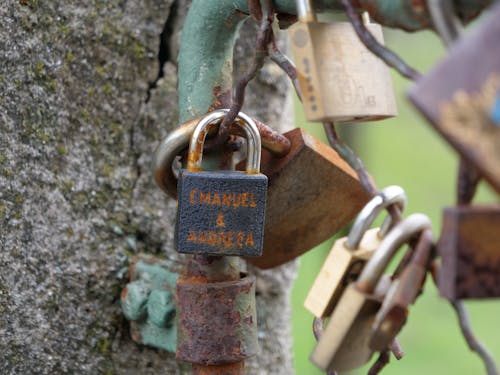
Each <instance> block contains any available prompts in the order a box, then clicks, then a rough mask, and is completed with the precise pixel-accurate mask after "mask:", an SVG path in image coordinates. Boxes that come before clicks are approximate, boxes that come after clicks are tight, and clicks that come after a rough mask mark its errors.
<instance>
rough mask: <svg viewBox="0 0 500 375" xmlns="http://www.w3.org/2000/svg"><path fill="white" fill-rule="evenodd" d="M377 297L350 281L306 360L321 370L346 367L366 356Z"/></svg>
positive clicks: (368, 355) (358, 363)
mask: <svg viewBox="0 0 500 375" xmlns="http://www.w3.org/2000/svg"><path fill="white" fill-rule="evenodd" d="M379 308H380V301H379V300H377V299H374V298H372V297H371V296H369V295H366V294H364V293H362V292H360V291H359V290H357V289H356V287H355V286H354V284H350V285H349V286H348V287H347V289H346V290H345V292H344V294H342V296H341V298H340V301H339V303H338V304H337V306H336V308H335V309H334V311H333V313H332V316H331V317H330V321H329V322H328V325H327V326H326V329H325V331H324V332H323V335H322V336H321V338H320V339H319V341H318V344H317V345H316V347H315V348H314V351H313V352H312V354H311V356H310V360H311V361H312V362H313V363H314V364H315V365H316V366H318V367H319V368H321V369H322V370H324V371H339V372H342V371H349V370H353V369H355V368H358V367H361V366H362V365H364V364H365V363H366V362H368V361H369V360H370V358H371V357H372V355H373V350H372V349H371V348H370V347H369V346H368V343H369V339H370V332H371V326H372V323H373V319H374V317H375V314H376V313H377V311H378V309H379Z"/></svg>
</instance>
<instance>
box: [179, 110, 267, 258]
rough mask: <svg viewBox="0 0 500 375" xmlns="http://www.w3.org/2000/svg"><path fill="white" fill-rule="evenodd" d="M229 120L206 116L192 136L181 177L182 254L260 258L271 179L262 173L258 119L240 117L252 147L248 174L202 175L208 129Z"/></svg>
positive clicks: (219, 115)
mask: <svg viewBox="0 0 500 375" xmlns="http://www.w3.org/2000/svg"><path fill="white" fill-rule="evenodd" d="M225 115H226V111H224V110H218V111H214V112H211V113H209V114H207V115H206V116H204V117H203V118H202V120H201V121H200V122H199V123H198V125H197V126H196V128H195V130H194V132H193V135H192V137H191V142H190V145H189V154H188V164H187V169H182V170H181V172H180V174H179V182H178V188H177V190H178V208H177V221H176V228H175V247H176V249H177V251H178V252H181V253H195V254H200V253H203V254H217V255H244V256H259V255H261V253H262V243H263V234H264V218H265V207H266V192H267V177H266V176H265V175H263V174H261V173H260V172H259V169H260V158H261V153H260V149H261V141H260V134H259V131H258V129H257V127H256V125H255V123H254V122H253V120H252V119H251V118H249V117H248V116H246V115H245V114H243V113H241V112H240V113H239V114H238V118H239V119H241V120H243V124H242V127H243V130H244V131H245V133H246V139H247V144H248V158H247V165H246V172H241V171H202V170H201V162H202V155H203V144H204V141H205V137H206V135H207V132H208V128H210V127H212V126H214V125H215V124H216V123H217V121H218V120H220V119H222V118H223V117H224V116H225Z"/></svg>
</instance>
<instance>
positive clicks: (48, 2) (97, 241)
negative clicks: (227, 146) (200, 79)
mask: <svg viewBox="0 0 500 375" xmlns="http://www.w3.org/2000/svg"><path fill="white" fill-rule="evenodd" d="M86 4H88V5H86ZM187 8H188V2H187V1H184V0H177V1H172V0H161V1H160V0H145V1H132V0H106V1H102V0H93V1H89V2H82V1H61V0H16V1H14V0H4V1H3V3H2V6H1V7H0V23H1V25H2V26H1V28H0V51H1V52H0V53H1V55H0V56H1V59H0V62H1V64H0V129H1V135H0V223H1V224H0V245H1V251H0V373H1V374H65V373H71V374H158V373H161V374H180V373H182V372H183V370H182V368H183V366H180V365H179V364H177V363H176V361H175V357H174V355H173V354H169V353H166V352H162V351H160V350H156V349H151V348H148V347H143V346H139V345H137V344H136V343H134V342H133V341H132V339H131V338H130V334H129V324H128V322H127V321H126V320H125V319H124V317H123V315H122V313H121V309H120V306H119V300H120V298H119V297H120V291H121V289H122V288H123V287H124V286H125V284H126V283H127V277H126V272H123V270H126V267H127V265H128V262H129V260H130V259H131V257H132V256H133V255H134V254H135V253H137V252H142V253H149V254H154V255H156V256H167V255H168V256H170V257H176V255H175V251H174V249H173V241H172V238H173V230H174V219H175V210H176V204H175V201H173V200H171V199H170V198H167V197H166V196H165V194H164V193H163V192H161V191H160V190H159V189H158V188H157V187H156V186H155V184H154V182H153V178H152V172H151V168H150V166H151V160H152V154H153V151H154V149H155V147H156V146H157V145H158V143H159V141H160V140H161V139H162V138H163V137H164V136H165V135H166V134H167V133H168V131H169V130H171V129H173V128H174V127H176V126H177V125H178V124H177V93H176V81H177V68H176V60H177V51H178V40H179V30H180V28H181V27H182V23H183V18H184V16H185V14H186V11H187ZM247 23H248V25H246V26H245V27H244V28H243V30H242V35H243V36H242V38H240V39H241V40H240V41H239V42H238V43H239V44H238V47H237V49H236V55H237V60H238V62H237V64H236V66H235V74H236V76H237V75H238V74H241V67H244V66H248V63H245V58H249V57H252V55H253V44H254V37H255V27H254V26H253V25H252V21H249V22H247ZM160 40H162V42H161V43H160ZM281 42H283V40H281ZM193 63H196V62H193ZM288 89H289V86H288V84H287V83H286V78H285V77H284V76H283V75H282V74H281V73H280V72H279V71H278V70H277V68H276V67H274V66H269V65H268V66H266V68H265V69H264V70H263V71H262V72H261V73H260V74H259V76H258V77H257V79H256V82H254V83H252V85H251V88H250V92H249V93H248V95H247V101H246V107H245V111H246V112H247V113H248V114H250V115H252V116H254V117H256V118H258V119H260V120H262V121H264V122H266V123H267V124H269V125H271V126H273V127H275V128H278V129H280V130H283V129H284V127H285V126H288V127H289V126H290V125H291V122H292V116H291V115H290V114H291V101H290V97H289V95H288V92H289V90H288ZM284 113H285V114H286V116H283V114H284ZM250 272H253V273H256V274H257V280H258V281H257V309H258V325H259V340H260V353H259V355H258V356H257V357H256V358H254V359H252V360H250V361H248V364H247V365H248V373H249V374H292V373H293V370H292V360H291V338H290V306H289V294H290V288H291V284H292V282H293V279H294V276H295V263H294V262H292V263H290V264H288V265H285V266H283V267H281V268H278V269H275V270H272V271H266V272H262V271H258V270H255V269H252V270H250Z"/></svg>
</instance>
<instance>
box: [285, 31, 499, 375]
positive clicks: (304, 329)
mask: <svg viewBox="0 0 500 375" xmlns="http://www.w3.org/2000/svg"><path fill="white" fill-rule="evenodd" d="M384 35H385V39H386V44H387V45H388V46H389V47H390V48H391V49H393V50H394V51H395V52H397V53H398V54H399V55H400V56H402V57H403V58H404V59H405V60H406V61H408V62H410V63H411V65H412V66H414V67H415V68H417V69H418V70H419V71H421V72H425V71H427V70H429V69H430V68H431V67H432V66H433V65H434V64H435V63H436V62H437V61H439V59H440V58H441V57H442V56H444V53H445V52H444V50H443V47H442V45H441V43H440V41H439V40H438V38H437V37H436V36H435V35H434V34H432V33H430V32H420V33H416V34H407V33H404V32H400V31H394V30H385V31H384ZM471 68H472V69H473V67H471ZM392 79H393V83H394V89H395V93H396V97H397V101H398V111H399V115H398V116H397V117H396V118H395V119H390V120H386V121H381V122H378V123H366V124H351V125H342V126H343V127H349V128H350V130H349V131H352V132H353V135H354V137H353V138H354V142H353V144H351V147H353V148H354V150H355V151H356V152H357V153H358V154H359V155H360V156H361V158H362V159H363V161H364V163H365V165H366V167H367V169H368V171H369V172H370V173H371V175H372V176H373V177H374V179H375V181H376V183H377V186H378V187H379V188H383V187H385V186H388V185H400V186H402V187H403V188H404V189H405V191H406V193H407V196H408V206H407V209H406V212H405V216H406V215H408V214H410V213H415V212H422V213H425V214H426V215H428V216H429V217H430V218H431V220H432V222H433V226H434V232H435V237H438V235H439V233H440V225H441V222H440V221H441V210H442V208H443V207H444V206H448V205H452V204H453V202H454V199H455V180H456V171H457V165H458V163H457V161H458V158H457V154H456V153H455V152H454V151H453V149H451V147H450V146H449V145H448V144H447V143H445V141H444V140H442V139H441V138H440V137H439V136H438V135H437V133H436V132H434V130H433V129H432V128H431V126H430V125H429V124H427V123H426V122H425V121H424V120H423V118H422V117H421V116H420V115H419V114H418V113H417V111H416V110H415V109H414V108H413V107H412V106H411V104H410V103H409V102H408V101H407V100H406V92H407V90H408V88H409V87H410V86H411V82H408V81H407V80H405V79H403V78H401V77H400V76H399V75H397V74H396V73H394V72H392ZM296 123H297V126H302V127H304V128H306V129H307V130H308V131H310V132H311V133H313V134H314V135H316V136H318V137H320V138H322V139H325V138H324V135H323V129H322V126H321V125H320V124H307V123H306V122H305V120H304V116H303V113H302V109H301V106H300V104H298V103H297V105H296ZM338 128H341V126H338ZM340 131H342V129H340ZM325 142H326V141H325ZM475 201H476V202H496V201H498V197H497V196H496V195H495V194H494V193H493V192H492V190H491V189H489V187H488V186H487V185H486V184H485V183H482V184H481V186H480V190H479V193H478V195H477V196H476V199H475ZM499 229H500V228H499ZM332 242H333V240H329V241H326V242H325V243H323V244H321V245H320V246H318V247H316V248H315V249H313V250H311V251H310V252H308V253H307V254H305V255H304V256H302V257H301V260H300V268H299V274H298V278H297V281H296V283H295V287H294V289H293V294H292V306H293V328H292V329H293V337H294V358H295V369H296V374H297V375H317V374H322V372H321V371H319V370H318V369H317V368H315V367H314V366H313V365H312V364H311V363H310V362H309V361H308V356H309V354H310V353H311V351H312V349H313V347H314V343H315V341H314V338H313V335H312V330H311V325H312V319H313V316H312V315H311V314H310V313H309V312H308V311H306V310H305V308H304V307H303V301H304V299H305V297H306V295H307V293H308V291H309V289H310V287H311V285H312V283H313V281H314V278H315V277H316V274H317V272H318V271H319V269H320V267H321V265H322V263H323V259H324V258H325V256H326V255H327V253H328V252H329V250H330V248H331V245H332ZM499 272H500V270H499ZM466 305H467V308H468V309H469V313H470V315H471V320H472V325H473V328H474V331H475V333H476V335H477V336H478V337H479V338H480V339H481V340H482V341H483V342H484V343H485V344H486V345H487V346H488V348H489V350H490V351H491V353H492V354H493V356H494V357H495V358H496V360H498V361H500V324H499V320H500V302H498V301H496V300H489V301H473V302H467V303H466ZM399 339H400V342H401V345H402V346H403V349H404V350H405V352H406V355H405V357H404V358H403V359H402V360H401V361H399V362H397V361H396V360H395V359H394V358H391V364H390V365H389V366H388V367H387V368H386V369H385V370H384V372H383V373H384V374H387V375H390V374H402V373H403V374H405V375H413V374H438V373H440V374H480V373H484V367H483V365H482V362H481V361H480V360H479V358H478V357H477V356H475V355H474V354H473V353H472V352H470V351H469V349H468V347H467V345H466V343H465V341H464V340H463V338H462V336H461V334H460V330H459V327H458V324H457V320H456V316H455V314H454V311H453V310H452V308H451V307H450V305H449V304H448V303H447V302H446V301H445V300H443V299H441V298H440V297H439V294H438V292H437V290H436V289H435V288H434V286H433V284H432V281H431V280H428V282H427V284H426V287H425V293H424V294H423V296H421V297H420V298H419V299H418V300H417V302H416V304H415V305H414V306H413V307H412V309H411V311H410V316H409V320H408V322H407V324H406V326H405V328H404V329H403V331H402V333H401V334H400V336H399ZM375 358H376V356H374V358H373V359H372V362H373V360H374V359H375ZM368 369H369V365H367V366H365V367H364V368H362V369H359V370H357V371H356V372H353V374H354V373H358V374H366V373H367V371H368Z"/></svg>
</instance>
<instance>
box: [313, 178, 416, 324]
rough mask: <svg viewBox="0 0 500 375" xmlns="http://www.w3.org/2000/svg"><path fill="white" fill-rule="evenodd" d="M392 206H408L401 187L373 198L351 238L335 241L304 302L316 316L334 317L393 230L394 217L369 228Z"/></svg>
mask: <svg viewBox="0 0 500 375" xmlns="http://www.w3.org/2000/svg"><path fill="white" fill-rule="evenodd" d="M392 204H398V206H399V207H400V209H401V211H403V210H404V208H405V206H406V194H405V192H404V190H403V189H402V188H400V187H399V186H389V187H387V188H385V189H383V190H382V191H380V192H379V193H378V194H377V195H376V196H375V197H373V198H372V199H371V200H370V201H369V202H368V203H367V204H366V205H365V207H364V208H363V209H362V210H361V212H360V213H359V214H358V216H357V218H356V220H355V221H354V224H353V226H352V228H351V230H350V232H349V236H348V237H343V238H339V239H338V240H337V241H335V243H334V244H333V247H332V249H331V250H330V253H329V254H328V257H327V258H326V260H325V263H324V264H323V267H322V268H321V271H320V272H319V274H318V276H317V277H316V280H315V281H314V283H313V286H312V288H311V290H310V291H309V294H308V295H307V298H306V300H305V302H304V307H305V308H306V309H308V310H309V311H310V312H311V313H312V314H313V315H314V316H316V317H318V318H323V317H326V316H327V315H330V314H331V312H332V310H333V309H334V308H335V305H336V304H337V302H338V300H339V298H340V296H341V294H342V293H343V291H344V289H345V288H346V286H347V284H348V283H349V281H350V280H356V279H357V277H358V276H359V274H360V272H361V270H362V269H363V267H364V265H365V263H366V262H367V261H368V259H370V258H371V256H372V255H373V253H374V252H375V250H376V249H377V248H378V247H379V245H380V242H381V241H382V238H383V237H384V235H385V233H386V232H387V230H388V229H389V225H390V224H391V221H390V219H391V218H390V216H388V217H387V219H386V222H384V225H383V227H382V228H373V229H370V230H367V229H368V228H369V227H370V225H371V224H372V223H373V220H375V218H376V217H377V216H378V214H379V213H380V212H381V211H382V209H384V208H386V207H388V206H390V205H392Z"/></svg>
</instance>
